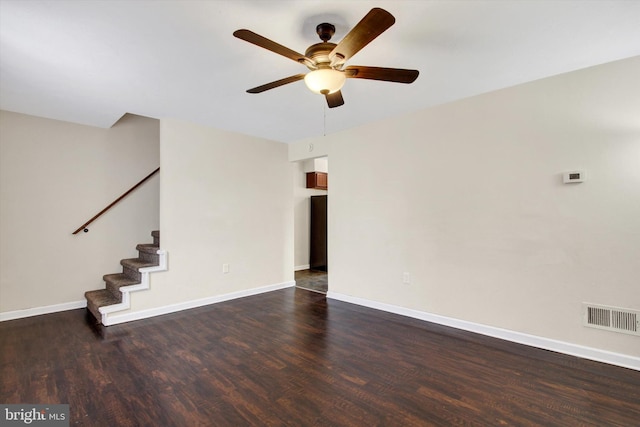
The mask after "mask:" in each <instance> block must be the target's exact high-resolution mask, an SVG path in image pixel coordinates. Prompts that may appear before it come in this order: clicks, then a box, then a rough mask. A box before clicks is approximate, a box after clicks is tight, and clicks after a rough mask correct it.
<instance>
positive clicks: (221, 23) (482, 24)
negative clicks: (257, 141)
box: [0, 0, 640, 142]
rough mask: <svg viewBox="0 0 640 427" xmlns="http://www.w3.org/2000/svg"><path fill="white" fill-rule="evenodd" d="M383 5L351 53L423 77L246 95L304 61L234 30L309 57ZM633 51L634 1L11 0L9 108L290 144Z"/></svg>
mask: <svg viewBox="0 0 640 427" xmlns="http://www.w3.org/2000/svg"><path fill="white" fill-rule="evenodd" d="M372 7H382V8H384V9H386V10H388V11H389V12H391V13H392V14H393V15H394V16H395V18H396V23H395V25H394V26H392V27H391V28H390V29H389V30H387V31H386V32H385V33H383V34H382V35H381V36H380V37H378V38H377V39H376V40H374V41H373V42H372V43H371V44H370V45H368V46H366V47H365V48H364V49H363V50H362V51H360V52H359V53H358V54H357V55H355V56H354V57H353V58H352V59H351V60H350V61H349V62H348V63H347V65H369V66H383V67H397V68H414V69H418V70H420V76H419V77H418V79H417V80H416V81H415V82H414V83H413V84H410V85H405V84H398V83H387V82H377V81H372V80H362V79H350V80H348V81H347V83H346V85H345V87H344V88H343V90H342V93H343V95H344V99H345V105H344V106H342V107H338V108H335V109H328V108H325V105H326V103H325V100H324V98H323V97H322V96H320V95H315V94H313V93H311V92H310V91H309V90H308V89H307V88H306V87H305V86H304V83H303V82H302V81H300V82H296V83H292V84H289V85H286V86H283V87H280V88H276V89H273V90H270V91H267V92H264V93H262V94H255V95H254V94H247V93H246V92H245V91H246V89H249V88H252V87H255V86H258V85H261V84H264V83H267V82H270V81H273V80H278V79H280V78H283V77H286V76H290V75H293V74H298V73H300V72H305V71H307V69H306V68H305V67H304V66H302V65H299V64H296V63H295V62H293V61H291V60H289V59H286V58H284V57H281V56H279V55H276V54H274V53H272V52H269V51H267V50H265V49H262V48H259V47H257V46H254V45H251V44H249V43H247V42H245V41H242V40H239V39H237V38H235V37H233V36H232V33H233V31H234V30H236V29H240V28H247V29H250V30H252V31H254V32H256V33H258V34H261V35H263V36H265V37H267V38H270V39H272V40H274V41H276V42H278V43H280V44H282V45H285V46H287V47H289V48H291V49H293V50H295V51H298V52H302V53H304V51H305V49H306V48H307V47H308V46H309V45H311V44H313V43H317V42H319V41H320V40H319V39H318V36H317V35H316V34H315V26H316V25H317V24H319V23H321V22H325V21H326V22H330V23H333V24H334V25H335V26H336V35H335V36H334V38H333V39H332V41H333V42H336V43H337V42H338V41H339V40H340V39H341V38H342V37H343V36H344V35H345V34H346V33H347V32H348V30H349V29H350V28H352V27H353V26H354V25H355V24H356V23H357V22H358V21H359V20H360V19H361V18H362V17H363V16H364V15H365V14H366V13H367V12H368V11H369V10H370V9H371V8H372ZM636 55H640V1H634V0H630V1H625V0H623V1H615V0H600V1H584V0H583V1H546V0H538V1H527V0H498V1H483V0H468V1H428V0H412V1H410V0H404V1H402V0H394V1H376V2H372V1H353V0H352V1H314V0H306V1H282V0H280V1H268V0H244V1H239V0H234V1H231V0H227V1H214V0H208V1H207V0H198V1H189V0H182V1H178V0H176V1H172V0H165V1H151V0H149V1H147V0H129V1H124V0H122V1H116V0H107V1H101V0H84V1H81V0H72V1H65V0H55V1H54V0H45V1H37V0H31V1H23V0H0V108H2V109H4V110H9V111H16V112H21V113H27V114H32V115H36V116H42V117H49V118H54V119H58V120H65V121H70V122H75V123H82V124H87V125H93V126H100V127H109V126H111V125H112V124H113V123H114V122H116V121H117V120H118V119H119V118H120V117H121V116H122V115H123V114H125V113H133V114H139V115H143V116H149V117H155V118H166V117H171V118H177V119H183V120H187V121H191V122H195V123H200V124H203V125H207V126H210V127H215V128H220V129H226V130H230V131H236V132H241V133H244V134H249V135H254V136H260V137H264V138H268V139H273V140H277V141H283V142H292V141H297V140H300V139H303V138H307V137H312V136H319V135H322V134H323V133H326V134H329V133H332V132H335V131H337V130H341V129H345V128H350V127H354V126H358V125H361V124H364V123H367V122H371V121H374V120H378V119H381V118H384V117H389V116H394V115H399V114H402V113H406V112H410V111H414V110H418V109H424V108H427V107H430V106H433V105H438V104H442V103H445V102H449V101H453V100H456V99H460V98H464V97H468V96H473V95H476V94H479V93H483V92H488V91H492V90H496V89H500V88H504V87H508V86H513V85H516V84H519V83H524V82H527V81H531V80H536V79H540V78H543V77H548V76H551V75H555V74H560V73H564V72H568V71H572V70H576V69H580V68H585V67H589V66H593V65H597V64H601V63H605V62H610V61H614V60H617V59H622V58H627V57H631V56H636Z"/></svg>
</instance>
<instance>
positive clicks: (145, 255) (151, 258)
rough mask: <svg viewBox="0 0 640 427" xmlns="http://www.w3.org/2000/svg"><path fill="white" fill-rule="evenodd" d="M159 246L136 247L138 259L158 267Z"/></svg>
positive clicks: (143, 245)
mask: <svg viewBox="0 0 640 427" xmlns="http://www.w3.org/2000/svg"><path fill="white" fill-rule="evenodd" d="M158 249H159V246H158V245H155V244H153V243H141V244H139V245H137V246H136V250H137V251H138V254H139V256H138V257H139V258H141V259H143V260H145V261H147V262H152V263H154V264H155V265H158V263H159V262H160V261H159V260H160V256H159V255H158Z"/></svg>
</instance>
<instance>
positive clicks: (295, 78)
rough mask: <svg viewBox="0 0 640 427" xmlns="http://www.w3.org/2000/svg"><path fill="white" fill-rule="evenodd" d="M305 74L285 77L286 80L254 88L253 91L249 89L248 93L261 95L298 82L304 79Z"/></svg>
mask: <svg viewBox="0 0 640 427" xmlns="http://www.w3.org/2000/svg"><path fill="white" fill-rule="evenodd" d="M304 76H305V75H304V74H296V75H295V76H290V77H285V78H284V79H280V80H276V81H275V82H271V83H267V84H264V85H262V86H258V87H254V88H253V89H249V90H248V91H247V92H248V93H261V92H264V91H266V90H269V89H274V88H277V87H280V86H283V85H286V84H289V83H293V82H297V81H298V80H302V79H304Z"/></svg>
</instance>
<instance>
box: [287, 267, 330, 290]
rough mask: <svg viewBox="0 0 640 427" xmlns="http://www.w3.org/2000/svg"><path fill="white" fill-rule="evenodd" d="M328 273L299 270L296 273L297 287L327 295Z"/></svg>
mask: <svg viewBox="0 0 640 427" xmlns="http://www.w3.org/2000/svg"><path fill="white" fill-rule="evenodd" d="M328 277H329V275H328V273H327V272H326V271H318V270H298V271H296V272H295V279H296V286H297V287H299V288H302V289H306V290H309V291H314V292H320V293H323V294H326V293H327V290H328V288H329V283H328Z"/></svg>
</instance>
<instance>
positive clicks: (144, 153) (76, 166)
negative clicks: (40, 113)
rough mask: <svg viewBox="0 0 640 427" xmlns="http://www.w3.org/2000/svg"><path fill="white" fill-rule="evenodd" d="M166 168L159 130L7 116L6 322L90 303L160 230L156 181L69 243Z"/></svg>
mask: <svg viewBox="0 0 640 427" xmlns="http://www.w3.org/2000/svg"><path fill="white" fill-rule="evenodd" d="M158 165H159V122H158V121H157V120H154V119H149V118H144V117H139V116H133V115H126V116H124V117H123V118H122V119H121V120H120V121H119V122H118V123H116V124H115V125H114V126H113V127H112V128H111V129H99V128H94V127H90V126H82V125H76V124H71V123H66V122H60V121H55V120H49V119H43V118H38V117H33V116H28V115H23V114H16V113H11V112H7V111H1V112H0V314H2V313H7V312H13V311H17V310H25V309H31V308H36V307H45V306H51V305H56V304H65V303H70V302H81V301H83V300H84V292H85V291H88V290H91V289H98V288H102V287H104V282H103V281H102V276H103V275H104V274H107V273H116V272H119V271H120V265H119V262H120V259H122V258H127V257H135V256H136V255H137V252H136V251H135V245H136V244H137V243H143V242H150V241H151V236H150V233H151V231H152V230H154V229H157V228H158V225H159V215H158V213H159V207H158V203H159V201H158V200H159V190H158V184H159V178H158V176H155V177H154V178H152V179H151V180H150V181H148V182H147V183H145V185H144V186H142V187H140V188H139V189H138V190H137V191H136V192H134V193H132V194H131V195H130V196H128V197H127V198H125V199H124V200H123V201H122V202H120V203H119V204H118V205H116V206H115V207H114V208H112V209H111V210H110V211H109V212H108V213H106V214H105V215H104V216H103V217H101V218H100V219H98V220H97V221H96V222H94V223H93V224H92V225H91V226H90V227H89V228H90V232H89V233H80V234H78V235H72V234H71V233H72V232H73V231H74V230H75V229H76V228H78V227H79V226H80V225H82V224H83V223H84V222H86V221H87V220H89V219H90V218H91V217H92V216H93V215H95V214H96V213H97V212H99V211H100V210H101V209H103V208H104V207H105V206H107V205H108V204H109V203H111V202H112V201H113V200H115V199H116V198H117V197H119V196H120V195H121V194H123V193H124V192H125V191H126V190H128V189H129V188H131V186H133V185H134V184H135V183H136V182H138V181H139V180H140V179H142V178H144V177H145V176H146V175H147V174H149V173H150V172H151V171H153V170H154V169H155V168H157V167H158Z"/></svg>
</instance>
